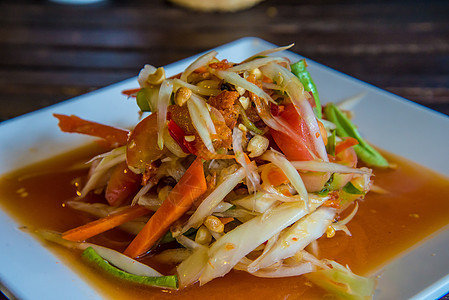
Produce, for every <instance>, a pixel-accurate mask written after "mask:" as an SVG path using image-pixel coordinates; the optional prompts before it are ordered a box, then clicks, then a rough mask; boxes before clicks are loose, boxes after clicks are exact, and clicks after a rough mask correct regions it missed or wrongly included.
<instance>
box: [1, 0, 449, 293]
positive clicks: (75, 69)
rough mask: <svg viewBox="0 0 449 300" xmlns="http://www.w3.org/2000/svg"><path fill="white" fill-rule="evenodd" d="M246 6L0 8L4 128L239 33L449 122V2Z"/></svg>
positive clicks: (314, 1) (19, 2)
mask: <svg viewBox="0 0 449 300" xmlns="http://www.w3.org/2000/svg"><path fill="white" fill-rule="evenodd" d="M179 1H181V2H182V1H183V0H176V2H179ZM243 1H244V2H243V3H242V2H239V1H237V0H234V1H231V0H229V2H227V1H225V0H221V1H218V3H220V4H221V6H220V10H221V12H217V11H209V12H205V11H204V10H207V9H210V7H204V5H205V4H211V3H213V2H214V1H213V0H209V1H207V0H203V1H199V2H200V3H201V2H202V4H203V7H200V9H202V10H203V11H198V10H194V9H191V8H185V7H183V6H180V5H178V4H175V3H173V2H169V1H167V0H146V1H137V0H136V1H124V0H103V1H92V0H79V1H73V2H75V4H74V3H71V4H70V3H67V2H70V0H60V1H49V0H46V1H44V0H40V1H39V0H34V1H33V0H14V1H1V2H0V122H1V121H5V120H8V119H11V118H14V117H17V116H20V115H23V114H25V113H28V112H31V111H34V110H38V109H40V108H43V107H46V106H49V105H52V104H55V103H58V102H61V101H64V100H66V99H70V98H72V97H75V96H78V95H81V94H84V93H87V92H90V91H93V90H96V89H98V88H101V87H105V86H108V85H110V84H112V83H115V82H119V81H121V80H124V79H127V78H129V77H133V76H136V75H137V73H138V72H139V70H140V68H141V67H142V66H143V65H144V64H145V63H150V64H153V65H156V66H162V65H166V64H169V63H172V62H175V61H177V60H179V59H183V58H186V57H189V56H191V55H194V54H197V53H199V52H202V51H206V50H208V49H211V48H214V47H216V46H219V45H222V44H225V43H228V42H231V41H234V40H236V39H239V38H241V37H246V36H254V37H259V38H262V39H264V40H267V41H269V42H271V43H274V44H277V45H288V44H290V43H292V42H294V43H295V46H294V47H293V49H292V51H294V52H296V53H299V54H301V55H303V56H305V57H307V58H309V59H311V60H314V61H317V62H319V63H321V64H324V65H326V66H329V67H331V68H334V69H336V70H339V71H341V72H343V73H346V74H348V75H350V76H353V77H356V78H358V79H361V80H363V81H366V82H368V83H371V84H373V85H375V86H378V87H380V88H383V89H386V90H388V91H390V92H393V93H395V94H397V95H400V96H403V97H405V98H407V99H410V100H412V101H414V102H417V103H419V104H422V105H424V106H426V107H429V108H431V109H434V110H437V111H439V112H441V113H443V114H446V115H449V1H446V0H443V1H431V0H428V1H413V0H411V1H397V0H385V1H381V0H377V1H376V0H277V1H276V0H265V1H262V2H260V3H255V2H257V1H255V0H252V1H251V0H249V2H245V0H243ZM246 1H248V0H246ZM76 2H77V4H76ZM89 2H93V3H89ZM184 2H189V3H190V7H192V5H193V6H194V7H196V9H199V8H198V6H195V4H191V3H192V2H195V1H194V0H190V1H189V0H187V1H184ZM223 4H224V5H223ZM223 10H226V12H225V11H223ZM230 11H232V12H230ZM0 298H1V295H0ZM445 299H449V297H446V298H445Z"/></svg>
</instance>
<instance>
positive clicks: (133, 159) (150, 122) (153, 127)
mask: <svg viewBox="0 0 449 300" xmlns="http://www.w3.org/2000/svg"><path fill="white" fill-rule="evenodd" d="M166 151H167V150H166V148H164V149H162V150H161V149H159V147H158V145H157V114H156V113H152V114H151V115H149V116H148V117H146V118H145V119H143V120H142V121H140V122H139V124H137V126H136V127H135V128H134V129H133V130H132V131H131V134H130V135H129V139H128V146H127V149H126V162H127V163H128V167H129V168H130V169H131V170H132V171H133V172H135V173H143V172H144V171H145V169H146V167H147V166H148V165H149V164H151V163H152V162H153V161H155V160H157V159H159V158H161V157H162V155H163V154H164V153H165V152H166Z"/></svg>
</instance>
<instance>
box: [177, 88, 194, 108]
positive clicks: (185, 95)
mask: <svg viewBox="0 0 449 300" xmlns="http://www.w3.org/2000/svg"><path fill="white" fill-rule="evenodd" d="M190 96H192V91H191V90H190V89H189V88H186V87H184V86H183V87H180V88H179V89H178V90H177V91H176V93H175V103H176V104H177V105H179V106H183V105H184V104H185V103H186V102H187V100H189V99H190Z"/></svg>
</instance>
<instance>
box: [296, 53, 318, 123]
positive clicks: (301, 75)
mask: <svg viewBox="0 0 449 300" xmlns="http://www.w3.org/2000/svg"><path fill="white" fill-rule="evenodd" d="M290 67H291V69H292V73H293V74H295V76H296V77H298V79H299V81H301V83H302V85H303V86H304V89H305V90H306V91H308V92H312V95H313V98H314V99H315V105H316V107H314V108H313V111H314V113H315V116H316V117H317V118H320V119H321V102H320V97H319V95H318V89H317V88H316V85H315V83H314V82H313V79H312V76H311V75H310V73H309V71H307V69H306V67H307V63H306V60H305V59H301V60H300V61H298V62H296V63H294V64H292V65H291V66H290Z"/></svg>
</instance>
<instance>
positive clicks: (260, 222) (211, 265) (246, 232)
mask: <svg viewBox="0 0 449 300" xmlns="http://www.w3.org/2000/svg"><path fill="white" fill-rule="evenodd" d="M315 200H316V201H315ZM324 201H325V200H324V198H323V199H314V201H311V202H312V203H311V207H310V211H313V210H315V209H316V208H317V207H318V206H320V205H321V204H322V202H324ZM307 211H308V210H307V208H306V206H305V205H304V203H303V202H302V201H298V202H292V203H283V204H280V205H279V206H277V207H275V208H273V209H272V210H270V211H269V213H268V214H267V215H260V216H257V217H255V218H253V219H251V220H249V221H247V222H245V223H243V224H241V225H240V226H238V227H237V228H235V229H234V230H232V231H230V232H228V233H226V234H225V235H224V236H223V237H221V238H220V239H218V240H217V241H216V242H215V243H214V244H213V245H212V246H211V248H210V249H209V251H208V256H209V261H208V262H207V265H206V268H205V269H204V271H203V273H202V275H201V277H200V284H201V285H203V284H205V283H207V282H209V281H210V280H212V279H214V278H217V277H221V276H224V275H225V274H226V273H228V272H229V271H230V270H231V269H232V268H233V267H234V266H235V265H236V264H237V263H238V262H239V261H240V260H241V259H242V258H243V257H245V256H246V255H247V254H248V253H250V252H251V251H253V250H254V249H256V247H258V246H259V245H261V244H262V243H264V242H265V241H267V240H268V239H269V238H271V237H272V236H273V235H275V234H277V233H279V232H280V231H281V230H283V229H284V228H286V227H287V226H290V225H291V224H293V223H295V222H296V221H298V220H299V219H301V218H302V217H303V216H305V215H306V214H307ZM256 232H257V234H255V233H256Z"/></svg>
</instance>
